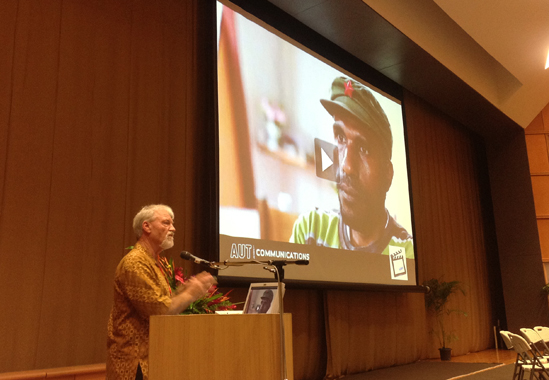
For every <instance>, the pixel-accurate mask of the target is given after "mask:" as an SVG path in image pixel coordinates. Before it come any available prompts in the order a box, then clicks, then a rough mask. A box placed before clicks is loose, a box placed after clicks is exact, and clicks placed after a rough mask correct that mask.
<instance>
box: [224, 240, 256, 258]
mask: <svg viewBox="0 0 549 380" xmlns="http://www.w3.org/2000/svg"><path fill="white" fill-rule="evenodd" d="M252 254H253V245H251V244H236V243H233V245H232V246H231V254H230V256H229V257H230V258H231V259H248V260H249V259H251V258H252ZM254 258H255V257H254Z"/></svg>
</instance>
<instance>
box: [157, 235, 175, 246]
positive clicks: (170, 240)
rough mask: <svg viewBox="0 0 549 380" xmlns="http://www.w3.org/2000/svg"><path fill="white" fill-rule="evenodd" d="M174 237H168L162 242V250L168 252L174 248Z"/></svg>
mask: <svg viewBox="0 0 549 380" xmlns="http://www.w3.org/2000/svg"><path fill="white" fill-rule="evenodd" d="M173 244H174V242H173V235H168V236H166V238H165V239H164V240H163V241H162V244H160V248H162V249H164V250H166V249H170V248H171V247H173Z"/></svg>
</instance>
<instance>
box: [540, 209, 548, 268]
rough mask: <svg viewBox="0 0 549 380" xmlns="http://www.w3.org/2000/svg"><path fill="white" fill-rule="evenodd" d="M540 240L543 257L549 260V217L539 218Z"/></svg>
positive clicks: (544, 259)
mask: <svg viewBox="0 0 549 380" xmlns="http://www.w3.org/2000/svg"><path fill="white" fill-rule="evenodd" d="M538 231H539V242H540V245H541V257H542V259H543V261H547V262H549V219H538Z"/></svg>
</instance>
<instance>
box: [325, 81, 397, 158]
mask: <svg viewBox="0 0 549 380" xmlns="http://www.w3.org/2000/svg"><path fill="white" fill-rule="evenodd" d="M331 94H332V95H331V97H330V100H328V99H320V102H321V103H322V105H323V106H324V108H326V110H327V111H328V112H329V113H330V115H332V116H336V115H341V114H347V115H350V116H351V117H353V118H355V119H357V120H358V121H359V123H360V124H362V125H364V127H365V128H369V129H370V130H372V131H374V132H375V133H377V135H378V136H379V137H380V139H381V142H382V143H383V146H384V148H385V150H386V151H387V153H388V155H389V159H391V155H392V150H393V134H392V133H391V125H390V124H389V120H388V119H387V115H386V114H385V112H384V111H383V108H381V106H380V105H379V103H378V101H377V100H376V98H374V96H373V95H372V92H371V91H370V90H369V89H368V88H367V87H366V86H364V85H363V84H362V83H359V82H357V81H356V80H353V79H349V78H346V77H337V78H336V79H334V81H333V83H332V89H331Z"/></svg>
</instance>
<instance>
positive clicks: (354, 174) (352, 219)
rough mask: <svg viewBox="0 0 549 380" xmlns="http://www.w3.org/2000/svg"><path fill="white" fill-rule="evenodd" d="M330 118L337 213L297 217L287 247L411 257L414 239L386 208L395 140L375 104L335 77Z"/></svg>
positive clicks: (368, 93) (325, 101)
mask: <svg viewBox="0 0 549 380" xmlns="http://www.w3.org/2000/svg"><path fill="white" fill-rule="evenodd" d="M320 102H321V103H322V105H323V106H324V108H325V109H326V110H327V111H328V112H329V113H330V115H332V116H333V118H334V124H333V132H334V143H335V145H336V146H337V158H338V161H339V167H338V168H337V169H336V170H337V173H336V177H337V189H338V197H339V205H340V209H339V210H333V211H322V210H320V209H318V208H317V209H315V210H313V211H311V212H309V213H306V214H302V215H300V216H299V218H298V219H297V221H296V222H295V224H294V227H293V232H292V236H291V238H290V242H292V243H298V244H312V245H317V246H324V247H331V248H342V249H348V250H359V251H363V252H368V253H373V254H384V255H389V253H390V249H389V247H390V246H393V247H396V248H404V249H405V252H406V258H414V252H413V241H412V236H411V235H410V234H409V233H408V232H407V231H406V229H405V228H404V227H402V226H401V225H400V224H398V223H397V222H396V220H395V219H394V218H393V217H392V216H391V215H390V214H389V211H388V210H387V209H386V207H385V199H386V195H387V191H388V190H389V188H390V187H391V183H392V181H393V175H394V171H393V164H392V162H391V156H392V145H393V137H392V132H391V126H390V124H389V120H388V119H387V116H386V114H385V112H384V111H383V109H382V108H381V106H380V104H379V102H378V101H377V100H376V99H375V97H374V96H373V95H372V93H371V91H370V90H369V89H368V88H367V87H366V86H364V85H363V84H361V83H359V82H357V81H355V80H353V79H349V78H345V77H338V78H336V79H335V80H334V81H333V83H332V88H331V97H330V99H329V100H328V99H321V100H320Z"/></svg>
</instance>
